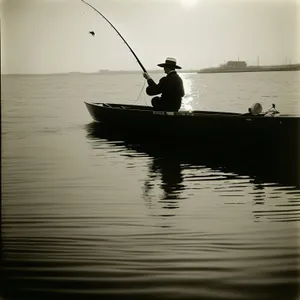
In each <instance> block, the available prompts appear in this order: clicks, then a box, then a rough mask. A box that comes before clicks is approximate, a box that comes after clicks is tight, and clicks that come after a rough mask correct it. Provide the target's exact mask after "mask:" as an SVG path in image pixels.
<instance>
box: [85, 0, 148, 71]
mask: <svg viewBox="0 0 300 300" xmlns="http://www.w3.org/2000/svg"><path fill="white" fill-rule="evenodd" d="M81 1H82V2H83V3H85V4H86V5H88V6H89V7H91V8H92V9H93V10H95V11H96V12H97V13H98V14H99V15H100V16H101V17H102V18H103V19H104V20H105V21H107V22H108V24H109V25H110V26H111V27H112V28H113V29H114V30H115V31H116V32H117V34H118V35H119V36H120V38H121V39H122V40H123V41H124V43H125V44H126V46H127V47H128V48H129V50H130V51H131V53H132V54H133V56H134V57H135V59H136V60H137V62H138V64H139V65H140V67H141V68H142V70H143V71H144V72H147V71H146V69H145V67H144V66H143V65H142V63H141V62H140V60H139V58H138V57H137V56H136V54H135V53H134V51H133V50H132V49H131V47H130V46H129V45H128V43H127V42H126V40H125V39H124V38H123V36H122V35H121V33H120V32H119V31H118V30H117V29H116V27H115V26H114V25H113V24H112V23H111V22H109V20H108V19H107V18H106V17H105V16H104V15H103V14H102V13H101V12H100V11H99V10H98V9H96V8H95V7H94V6H92V5H91V4H89V3H87V2H86V1H84V0H81Z"/></svg>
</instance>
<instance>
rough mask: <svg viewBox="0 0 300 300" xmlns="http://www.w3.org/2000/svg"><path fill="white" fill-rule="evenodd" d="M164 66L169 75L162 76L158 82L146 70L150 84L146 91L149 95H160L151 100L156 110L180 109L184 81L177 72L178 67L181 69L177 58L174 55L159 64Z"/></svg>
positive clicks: (145, 74) (146, 76)
mask: <svg viewBox="0 0 300 300" xmlns="http://www.w3.org/2000/svg"><path fill="white" fill-rule="evenodd" d="M158 66H159V67H162V68H164V71H165V73H166V74H167V76H165V77H163V78H161V79H160V80H159V83H158V84H156V83H155V82H154V80H153V79H152V78H151V77H150V75H149V74H148V73H147V72H145V73H144V74H143V76H144V77H145V78H146V79H147V82H148V86H147V88H146V93H147V94H148V95H149V96H154V95H159V94H161V96H160V97H154V98H153V99H152V100H151V103H152V106H153V108H154V110H160V111H178V110H179V109H180V106H181V100H182V97H183V96H184V87H183V82H182V79H181V78H180V76H179V75H178V74H177V72H176V69H181V67H179V66H177V64H176V59H175V58H172V57H168V58H166V60H165V62H164V63H161V64H158Z"/></svg>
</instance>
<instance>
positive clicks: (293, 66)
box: [197, 64, 300, 74]
mask: <svg viewBox="0 0 300 300" xmlns="http://www.w3.org/2000/svg"><path fill="white" fill-rule="evenodd" d="M299 70H300V64H290V65H273V66H272V65H271V66H247V67H245V68H229V67H226V66H221V67H212V68H205V69H201V70H200V71H198V72H197V73H199V74H208V73H247V72H274V71H299Z"/></svg>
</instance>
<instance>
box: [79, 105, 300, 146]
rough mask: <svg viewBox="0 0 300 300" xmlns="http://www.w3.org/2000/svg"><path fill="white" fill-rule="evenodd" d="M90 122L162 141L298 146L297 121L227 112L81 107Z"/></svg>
mask: <svg viewBox="0 0 300 300" xmlns="http://www.w3.org/2000/svg"><path fill="white" fill-rule="evenodd" d="M85 104H86V107H87V109H88V111H89V113H90V115H91V116H92V118H93V119H94V120H95V121H97V122H100V123H103V124H106V126H109V127H110V128H112V129H117V130H118V131H127V132H128V133H130V134H135V135H147V136H149V135H152V136H156V137H162V138H170V137H172V138H174V137H180V138H209V139H216V138H218V139H229V138H231V139H248V140H250V141H253V140H261V139H264V140H265V139H283V138H284V139H285V140H290V141H293V142H294V143H297V142H298V137H299V132H300V118H299V117H295V116H288V115H284V116H277V117H266V116H264V115H250V114H239V113H230V112H214V111H193V112H188V111H186V112H181V111H180V112H177V113H176V112H175V113H174V112H164V111H153V109H152V108H151V107H147V106H138V105H120V104H105V103H87V102H86V103H85Z"/></svg>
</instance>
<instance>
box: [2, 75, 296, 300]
mask: <svg viewBox="0 0 300 300" xmlns="http://www.w3.org/2000/svg"><path fill="white" fill-rule="evenodd" d="M299 75H300V73H299V72H278V73H277V72H270V73H245V74H211V75H200V74H183V75H182V77H183V78H184V82H185V87H186V92H187V96H186V98H185V100H184V105H183V108H185V109H189V108H191V107H192V108H194V109H208V110H220V111H224V110H226V111H237V112H246V111H247V108H248V107H250V106H251V105H252V104H253V103H254V102H257V101H259V102H260V103H262V105H263V107H264V109H265V110H267V109H268V108H269V107H270V106H271V104H272V103H275V104H276V108H277V109H278V110H279V111H280V112H281V113H291V114H298V115H299V114H300V107H299V99H300V79H299ZM153 76H154V78H159V77H160V74H155V75H153ZM143 82H144V81H143V78H142V76H141V75H139V74H127V75H126V74H123V75H122V74H121V75H116V74H114V75H82V74H79V75H52V76H3V77H2V250H3V258H4V268H5V269H4V275H5V284H4V292H3V294H4V298H5V299H62V298H64V297H69V299H91V298H95V299H106V298H107V297H108V296H110V297H114V298H118V297H119V298H120V299H124V298H126V297H128V298H130V299H135V298H136V299H153V298H155V297H157V298H162V299H189V298H194V299H241V300H242V299H296V298H297V294H298V284H299V280H298V279H299V278H298V272H299V269H300V268H299V263H298V259H299V249H298V240H297V238H298V232H297V227H298V225H299V219H300V218H299V217H300V184H299V180H298V179H299V177H297V176H298V173H297V172H298V171H299V168H298V166H297V164H296V163H295V161H296V160H295V159H294V158H293V157H289V159H288V160H287V161H288V162H291V161H292V163H285V161H286V160H285V158H287V157H284V155H281V156H279V155H278V156H276V155H275V154H274V153H273V152H272V149H270V152H268V153H260V150H259V149H256V150H257V151H256V152H255V151H252V150H251V151H248V152H247V151H245V149H239V148H232V149H228V148H227V146H226V147H225V146H224V145H214V146H209V145H202V146H201V147H200V148H199V149H194V148H193V147H191V146H189V147H183V148H182V147H179V145H177V146H178V147H177V146H176V145H175V146H174V145H169V144H168V143H164V144H156V143H151V142H149V141H147V140H146V141H144V142H137V141H127V140H122V139H116V138H113V137H111V136H108V135H106V134H105V132H103V133H99V132H98V131H97V130H96V129H97V128H96V127H95V125H94V124H93V123H92V119H91V117H90V116H89V114H88V112H87V110H86V108H85V105H84V101H100V102H101V101H103V102H117V103H118V102H119V103H129V104H132V103H136V104H147V103H150V99H149V98H148V97H146V96H145V94H144V92H142V93H141V96H140V98H138V99H137V97H138V95H139V93H140V91H141V89H142V87H143ZM137 126H138V124H137ZM181 146H182V145H181ZM246 150H247V149H246ZM272 153H273V154H272Z"/></svg>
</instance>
